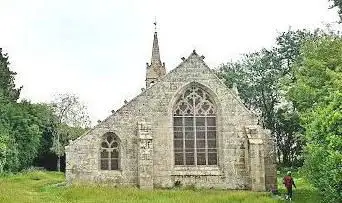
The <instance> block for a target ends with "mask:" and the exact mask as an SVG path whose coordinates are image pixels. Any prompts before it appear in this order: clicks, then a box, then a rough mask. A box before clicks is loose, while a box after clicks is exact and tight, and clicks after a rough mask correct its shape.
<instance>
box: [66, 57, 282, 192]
mask: <svg viewBox="0 0 342 203" xmlns="http://www.w3.org/2000/svg"><path fill="white" fill-rule="evenodd" d="M191 84H196V85H200V86H201V87H202V88H203V89H204V90H205V91H207V92H208V93H209V94H210V95H211V97H212V99H213V100H214V102H215V103H216V105H217V109H218V111H217V146H218V165H217V166H202V167H199V166H198V167H181V166H174V164H173V163H174V157H173V156H174V155H173V126H172V125H173V124H172V122H173V120H172V109H173V105H174V104H175V102H176V101H175V100H176V99H177V98H178V96H179V95H180V94H181V93H182V91H183V90H185V89H186V87H188V86H189V85H191ZM140 122H147V123H150V125H151V127H150V135H151V136H152V139H151V141H152V143H153V150H152V157H153V169H151V170H150V171H151V173H152V179H153V181H152V183H153V187H172V186H174V183H175V181H180V182H181V184H182V185H194V186H196V187H207V188H212V187H213V188H228V189H255V188H257V189H255V190H265V187H266V186H265V185H266V183H267V184H272V181H274V179H272V177H273V175H272V176H268V175H267V174H268V173H270V174H274V173H276V171H274V169H275V167H274V166H273V165H272V164H273V162H272V161H270V160H269V159H267V158H266V157H265V153H266V154H267V153H270V150H269V149H271V148H272V147H271V148H270V147H268V146H267V145H269V144H270V143H271V142H270V141H269V139H268V138H267V136H266V134H265V131H264V130H263V129H262V128H261V127H260V126H257V125H256V123H257V119H256V117H254V116H253V115H252V114H251V113H250V112H248V110H247V109H246V108H245V107H244V106H243V104H242V103H241V101H240V100H239V99H238V97H237V96H236V95H235V93H234V92H233V91H232V90H230V89H228V88H227V87H226V86H225V85H224V84H223V83H222V82H221V81H220V80H219V79H218V78H217V76H216V75H215V74H214V72H213V71H212V70H211V69H209V68H208V67H207V66H206V64H205V63H204V62H203V60H202V59H201V57H199V56H198V55H197V54H196V53H193V54H191V55H190V56H189V57H188V58H187V59H186V60H185V61H183V62H182V63H181V64H180V65H179V66H178V67H177V68H175V69H173V70H172V71H171V72H170V73H168V74H167V75H165V76H164V77H163V78H161V80H160V82H158V83H156V84H155V85H153V86H152V87H150V88H148V89H147V90H145V91H144V92H142V93H141V94H140V95H138V96H137V97H135V98H134V99H133V100H131V101H130V102H128V103H127V104H125V105H124V106H123V107H122V108H120V109H119V110H118V111H116V112H115V113H114V114H113V115H111V116H109V117H108V118H107V119H106V120H104V121H103V122H102V123H100V124H99V125H97V126H96V127H95V128H94V129H92V130H91V131H89V132H88V133H87V134H85V135H84V136H82V137H80V138H78V139H77V140H75V141H73V142H72V143H71V144H70V145H69V146H67V147H66V161H67V165H66V178H67V180H68V181H69V182H82V181H92V182H104V183H110V184H114V185H133V186H136V185H139V183H141V181H143V179H141V174H142V173H140V172H139V168H141V163H142V162H141V161H140V159H139V157H140V155H139V154H141V152H140V147H139V146H140V142H141V138H139V128H138V123H140ZM246 126H255V127H254V128H255V129H256V133H255V134H253V133H252V134H251V135H250V137H248V136H247V134H246ZM106 132H114V133H115V134H116V135H117V136H118V137H119V138H120V140H121V145H120V149H121V150H120V158H121V159H120V170H118V171H103V170H99V166H100V163H99V156H100V154H99V147H100V142H101V138H102V135H103V134H105V133H106ZM253 139H259V140H261V142H262V143H261V144H259V145H260V146H258V150H260V151H258V153H257V154H255V153H254V152H253V151H255V146H254V145H251V140H253ZM265 140H267V141H265ZM267 150H268V151H267ZM251 152H252V153H251ZM259 152H260V153H259ZM257 162H258V165H255V163H257ZM140 170H141V169H140ZM265 171H266V172H267V173H266V175H265ZM145 175H146V174H145ZM265 181H266V182H265ZM274 184H275V182H274ZM145 185H149V184H148V183H146V184H145Z"/></svg>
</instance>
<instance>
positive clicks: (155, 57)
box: [151, 32, 161, 65]
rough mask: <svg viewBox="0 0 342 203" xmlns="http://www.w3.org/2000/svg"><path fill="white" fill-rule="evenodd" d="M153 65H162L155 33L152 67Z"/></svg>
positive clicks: (155, 33)
mask: <svg viewBox="0 0 342 203" xmlns="http://www.w3.org/2000/svg"><path fill="white" fill-rule="evenodd" d="M152 64H156V65H161V61H160V53H159V45H158V36H157V32H154V36H153V46H152V58H151V65H152Z"/></svg>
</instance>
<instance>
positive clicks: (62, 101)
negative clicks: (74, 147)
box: [51, 94, 90, 171]
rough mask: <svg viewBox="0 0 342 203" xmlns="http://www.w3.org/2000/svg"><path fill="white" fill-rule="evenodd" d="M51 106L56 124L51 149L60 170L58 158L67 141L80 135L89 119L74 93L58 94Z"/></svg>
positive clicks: (87, 124) (88, 125) (88, 123)
mask: <svg viewBox="0 0 342 203" xmlns="http://www.w3.org/2000/svg"><path fill="white" fill-rule="evenodd" d="M52 107H53V111H54V114H55V115H56V117H57V125H58V126H57V130H56V132H55V133H54V137H55V138H54V142H53V146H52V148H51V149H52V151H53V152H54V153H56V155H57V156H58V158H57V170H58V171H60V158H61V156H63V155H64V147H65V146H66V145H67V144H68V143H67V141H68V140H71V139H75V138H76V137H78V136H80V135H81V133H83V132H84V128H88V127H90V119H89V115H88V112H87V108H86V106H85V105H84V104H83V103H82V102H81V101H80V99H79V97H78V96H76V95H74V94H58V95H57V96H56V99H55V101H53V102H52Z"/></svg>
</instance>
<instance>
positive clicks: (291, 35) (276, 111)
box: [219, 30, 315, 165]
mask: <svg viewBox="0 0 342 203" xmlns="http://www.w3.org/2000/svg"><path fill="white" fill-rule="evenodd" d="M314 35H315V34H314V33H311V32H309V31H307V30H297V31H292V30H288V31H287V32H283V33H280V34H279V36H278V37H277V39H276V42H277V43H276V45H275V46H274V48H272V49H271V50H267V49H262V50H261V51H259V52H255V53H251V54H245V55H243V57H242V59H241V60H240V61H237V62H235V63H227V64H225V65H223V66H221V67H220V71H219V76H220V77H221V78H224V79H225V83H226V85H227V86H228V87H233V86H234V85H233V84H235V85H236V86H237V89H238V91H239V96H240V98H241V99H242V100H243V102H244V104H245V106H246V107H247V108H248V109H250V110H252V111H254V112H255V113H257V114H258V115H259V116H260V123H261V124H262V125H263V126H264V127H265V128H268V129H269V130H270V131H271V135H272V136H273V137H274V138H275V140H276V142H277V154H278V162H279V163H283V164H284V165H293V164H298V165H300V164H301V153H302V142H303V139H302V138H301V136H300V134H301V131H302V128H301V126H300V125H299V116H298V114H297V112H296V109H295V108H294V107H293V105H292V104H291V102H288V101H287V100H286V99H285V96H284V90H283V86H282V85H283V83H282V81H283V80H284V79H283V78H287V79H291V80H293V79H294V78H293V73H292V64H294V63H295V62H296V61H299V60H300V54H299V49H300V46H301V44H302V43H303V42H304V41H305V40H307V39H308V38H311V37H313V36H314Z"/></svg>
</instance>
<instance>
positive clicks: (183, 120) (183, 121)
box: [182, 115, 186, 166]
mask: <svg viewBox="0 0 342 203" xmlns="http://www.w3.org/2000/svg"><path fill="white" fill-rule="evenodd" d="M182 133H183V165H184V166H185V165H186V160H185V158H186V156H185V117H184V115H183V116H182Z"/></svg>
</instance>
